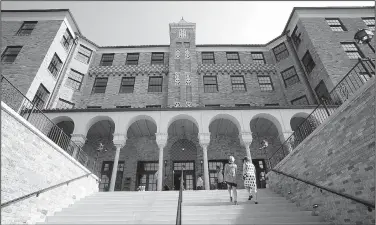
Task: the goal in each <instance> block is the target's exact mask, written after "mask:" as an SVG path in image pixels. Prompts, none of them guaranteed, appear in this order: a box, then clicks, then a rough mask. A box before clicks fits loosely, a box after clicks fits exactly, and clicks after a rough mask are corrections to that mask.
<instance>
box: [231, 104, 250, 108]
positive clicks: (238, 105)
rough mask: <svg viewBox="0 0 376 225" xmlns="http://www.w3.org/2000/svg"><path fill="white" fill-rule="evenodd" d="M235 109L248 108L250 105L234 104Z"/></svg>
mask: <svg viewBox="0 0 376 225" xmlns="http://www.w3.org/2000/svg"><path fill="white" fill-rule="evenodd" d="M235 107H244V108H249V107H251V104H235Z"/></svg>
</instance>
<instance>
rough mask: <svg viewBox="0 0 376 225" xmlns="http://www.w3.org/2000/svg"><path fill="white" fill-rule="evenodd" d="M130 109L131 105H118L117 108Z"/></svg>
mask: <svg viewBox="0 0 376 225" xmlns="http://www.w3.org/2000/svg"><path fill="white" fill-rule="evenodd" d="M130 107H131V106H130V105H117V106H116V108H117V109H128V108H130Z"/></svg>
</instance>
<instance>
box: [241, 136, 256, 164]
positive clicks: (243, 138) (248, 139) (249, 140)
mask: <svg viewBox="0 0 376 225" xmlns="http://www.w3.org/2000/svg"><path fill="white" fill-rule="evenodd" d="M239 139H240V143H241V144H242V145H243V146H244V147H245V154H246V155H247V157H249V158H250V159H251V160H252V157H251V149H250V148H249V146H250V145H251V143H252V140H253V138H252V132H241V133H240V134H239Z"/></svg>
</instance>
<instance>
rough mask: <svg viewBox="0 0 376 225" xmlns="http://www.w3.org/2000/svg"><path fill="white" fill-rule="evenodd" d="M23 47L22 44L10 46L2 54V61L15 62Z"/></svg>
mask: <svg viewBox="0 0 376 225" xmlns="http://www.w3.org/2000/svg"><path fill="white" fill-rule="evenodd" d="M21 49H22V46H8V47H7V48H6V49H5V50H4V52H3V54H2V55H1V62H3V63H13V62H14V61H15V60H16V58H17V56H18V54H19V53H20V51H21Z"/></svg>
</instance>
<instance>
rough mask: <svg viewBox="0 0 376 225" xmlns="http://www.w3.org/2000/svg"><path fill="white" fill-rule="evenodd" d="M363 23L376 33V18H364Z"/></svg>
mask: <svg viewBox="0 0 376 225" xmlns="http://www.w3.org/2000/svg"><path fill="white" fill-rule="evenodd" d="M362 20H363V22H364V23H365V24H366V25H367V27H368V29H370V30H372V31H375V17H365V18H362Z"/></svg>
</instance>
